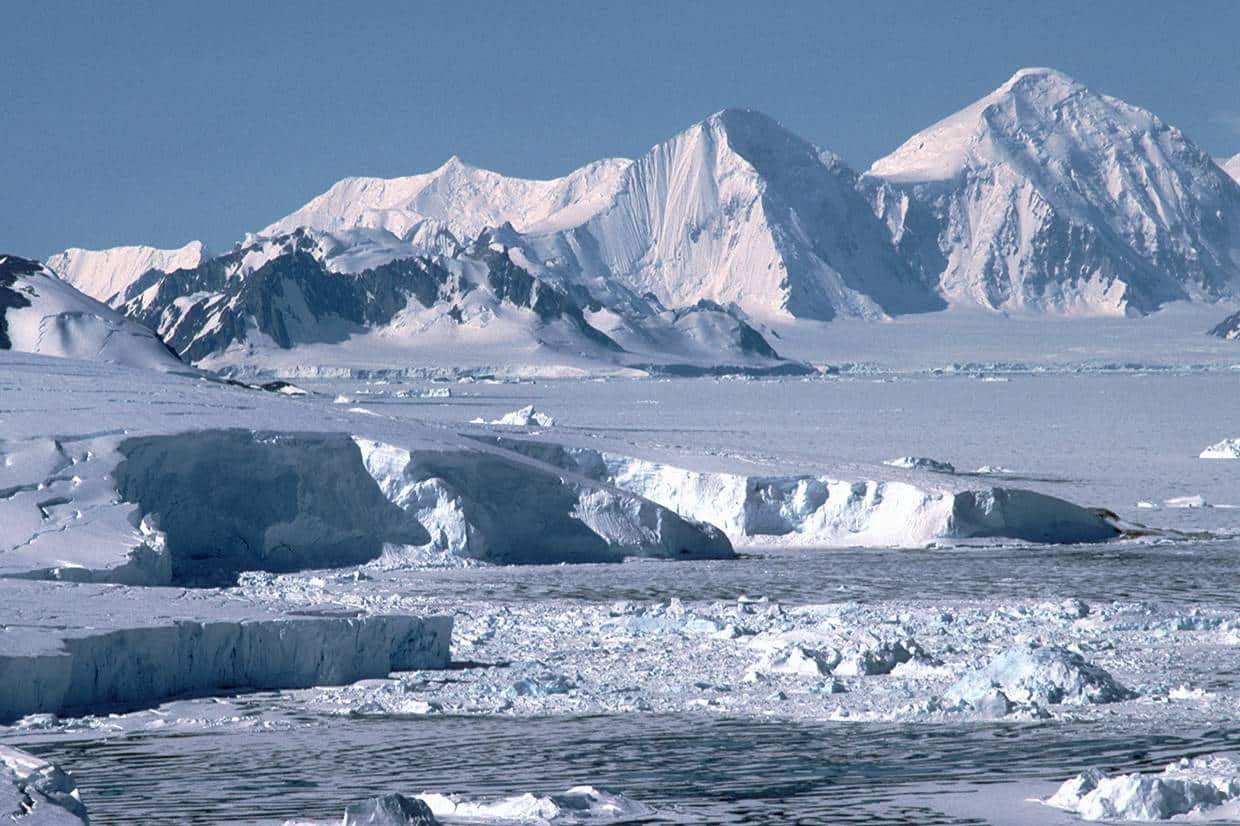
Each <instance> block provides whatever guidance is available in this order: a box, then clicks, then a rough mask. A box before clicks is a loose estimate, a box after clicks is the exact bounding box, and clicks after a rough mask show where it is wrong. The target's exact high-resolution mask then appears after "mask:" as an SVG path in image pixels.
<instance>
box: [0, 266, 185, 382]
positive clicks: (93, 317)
mask: <svg viewBox="0 0 1240 826" xmlns="http://www.w3.org/2000/svg"><path fill="white" fill-rule="evenodd" d="M0 350H17V351H20V352H25V353H41V354H43V355H49V356H60V357H67V358H77V359H87V360H92V361H106V362H112V363H116V364H124V365H127V366H131V367H150V368H157V369H162V370H170V369H178V368H182V367H184V365H183V364H182V363H181V361H180V360H179V359H178V358H177V357H176V354H175V353H173V352H172V351H171V350H170V349H168V347H167V346H165V345H164V343H163V342H162V341H160V340H159V338H158V337H157V336H156V335H155V334H154V333H152V332H151V331H150V330H149V329H147V328H146V327H144V326H142V325H141V324H139V323H137V322H135V321H133V320H131V319H128V318H125V317H124V316H122V315H121V314H120V313H118V312H116V311H115V310H113V309H112V308H110V307H108V306H107V305H104V304H101V303H99V302H98V301H96V300H94V299H93V298H90V297H89V296H86V295H83V294H82V293H80V292H78V291H77V290H76V289H74V288H73V286H72V285H70V284H68V283H67V282H65V281H64V280H62V279H61V278H60V277H58V276H57V275H56V274H55V273H53V272H52V271H51V270H49V269H48V268H47V267H45V266H43V265H42V264H40V263H39V262H38V261H32V260H30V259H26V258H19V257H17V256H15V255H0Z"/></svg>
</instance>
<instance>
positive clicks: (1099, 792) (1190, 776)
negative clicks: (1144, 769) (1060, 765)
mask: <svg viewBox="0 0 1240 826" xmlns="http://www.w3.org/2000/svg"><path fill="white" fill-rule="evenodd" d="M1237 798H1240V766H1238V765H1237V764H1236V762H1235V760H1233V759H1232V758H1230V757H1222V756H1217V755H1210V756H1206V757H1197V758H1193V759H1192V760H1188V759H1182V760H1179V761H1177V762H1175V763H1172V764H1171V765H1169V766H1167V768H1166V769H1164V770H1163V771H1162V772H1160V773H1158V774H1137V773H1133V774H1122V775H1108V774H1106V773H1104V772H1102V771H1099V770H1098V769H1089V770H1088V771H1085V772H1082V773H1081V774H1079V775H1077V776H1076V777H1074V778H1072V779H1071V780H1068V781H1067V782H1065V783H1064V784H1063V785H1062V786H1060V787H1059V791H1057V792H1055V794H1053V795H1052V796H1051V797H1049V798H1047V799H1046V800H1044V801H1042V802H1043V803H1045V804H1046V805H1047V806H1053V807H1055V808H1056V809H1063V810H1064V811H1068V812H1073V813H1075V814H1076V815H1078V816H1079V817H1081V818H1082V819H1084V820H1140V821H1147V822H1148V821H1160V820H1170V819H1172V818H1176V817H1177V816H1179V815H1196V816H1200V817H1201V818H1202V819H1209V820H1213V819H1215V816H1216V815H1219V814H1222V812H1220V811H1219V808H1220V807H1222V806H1224V805H1226V804H1229V803H1231V804H1233V805H1234V802H1235V801H1236V800H1237ZM1228 808H1229V809H1230V808H1231V807H1230V806H1229V807H1228ZM1227 814H1229V815H1230V814H1232V813H1231V812H1228V813H1227ZM1227 819H1228V820H1230V819H1231V818H1230V817H1228V818H1227Z"/></svg>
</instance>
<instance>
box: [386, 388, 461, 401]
mask: <svg viewBox="0 0 1240 826" xmlns="http://www.w3.org/2000/svg"><path fill="white" fill-rule="evenodd" d="M395 395H396V398H398V399H449V398H451V397H452V391H451V390H449V389H448V388H447V387H431V388H429V389H427V390H401V391H399V392H397V393H396V394H395Z"/></svg>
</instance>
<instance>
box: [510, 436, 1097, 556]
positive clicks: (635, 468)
mask: <svg viewBox="0 0 1240 826" xmlns="http://www.w3.org/2000/svg"><path fill="white" fill-rule="evenodd" d="M494 441H495V443H497V444H500V445H502V446H503V447H505V448H507V449H509V450H512V451H516V452H520V453H523V454H525V455H527V456H531V457H533V458H536V459H538V460H540V461H543V462H546V463H548V464H553V465H557V466H559V467H563V468H566V469H570V470H572V471H574V472H576V473H580V474H582V475H584V476H588V477H590V478H592V479H597V480H599V481H603V482H606V483H608V484H611V485H615V486H616V487H618V488H620V489H621V490H625V491H629V492H630V493H634V494H637V495H638V496H642V497H644V498H646V499H649V500H651V501H653V502H657V503H659V504H661V505H664V506H665V507H667V508H669V509H671V510H673V511H675V512H676V513H678V514H680V515H681V516H684V517H686V518H688V519H694V520H698V521H701V522H706V523H709V524H712V525H716V526H718V527H719V528H720V529H722V530H723V532H724V533H725V534H727V536H728V538H729V539H731V540H732V542H734V543H737V544H753V543H755V542H776V543H780V544H786V545H797V546H804V547H815V546H817V547H850V546H881V547H918V546H924V545H927V544H930V543H933V542H937V541H941V540H951V539H976V538H1006V539H1018V540H1023V541H1028V542H1050V543H1068V542H1097V541H1102V540H1105V539H1111V538H1114V537H1115V536H1116V535H1117V533H1118V532H1117V530H1116V528H1115V527H1114V526H1113V525H1112V524H1111V523H1109V522H1108V521H1107V520H1106V519H1105V518H1103V517H1102V516H1101V515H1099V514H1097V513H1095V512H1094V511H1092V510H1089V509H1087V508H1083V507H1080V506H1078V505H1074V504H1072V503H1071V502H1067V501H1065V500H1062V499H1057V498H1055V497H1053V496H1047V495H1045V494H1041V493H1036V492H1034V491H1029V490H1023V489H1020V488H1002V487H983V488H976V489H969V488H959V489H953V488H950V487H947V488H941V489H935V488H932V487H929V486H927V487H921V486H918V485H916V484H913V483H912V482H907V481H901V480H898V479H891V480H874V479H865V480H853V481H845V480H839V479H831V478H829V477H826V476H814V475H794V476H761V475H746V474H740V473H723V472H701V471H695V470H689V469H686V468H681V467H675V466H673V465H668V464H664V463H661V462H653V461H648V460H645V459H638V458H634V457H631V456H622V455H619V454H615V453H608V452H603V451H598V450H594V449H590V448H576V447H564V446H561V445H556V444H550V443H545V442H534V441H527V440H518V439H511V438H505V437H499V438H498V439H495V440H494Z"/></svg>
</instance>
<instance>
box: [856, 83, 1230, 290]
mask: <svg viewBox="0 0 1240 826" xmlns="http://www.w3.org/2000/svg"><path fill="white" fill-rule="evenodd" d="M864 186H865V188H866V190H867V191H868V193H869V195H870V198H871V201H872V203H873V205H874V208H875V211H876V213H877V214H878V215H879V217H881V218H882V219H883V220H884V221H885V222H886V223H887V225H888V227H889V228H890V230H891V232H892V235H893V238H894V239H895V241H896V244H897V246H898V248H899V251H900V253H901V255H902V257H903V258H905V260H907V261H909V262H910V264H911V265H912V266H913V267H914V269H916V270H917V271H918V272H919V273H920V275H921V277H922V279H923V280H924V281H925V282H926V283H927V284H932V285H933V284H937V285H938V287H939V288H940V290H941V291H942V293H943V294H944V296H945V297H946V298H947V299H948V300H949V301H951V302H953V303H961V304H980V305H982V306H983V307H988V308H992V309H1002V310H1028V311H1034V312H1055V313H1081V314H1125V313H1127V314H1136V313H1146V312H1151V311H1153V310H1155V309H1157V308H1158V307H1159V306H1161V305H1162V304H1164V303H1165V302H1168V301H1174V300H1177V299H1201V300H1213V299H1217V298H1220V297H1224V296H1229V295H1235V294H1236V291H1237V282H1238V281H1240V186H1238V185H1237V184H1236V182H1235V181H1233V180H1231V179H1230V178H1229V177H1228V176H1227V175H1226V174H1225V173H1224V172H1223V171H1222V169H1220V167H1219V166H1218V165H1216V164H1215V163H1214V162H1213V161H1212V160H1211V159H1210V158H1209V156H1208V155H1206V153H1205V152H1203V151H1202V150H1201V149H1199V148H1198V147H1197V146H1196V145H1194V144H1193V143H1192V142H1191V141H1190V140H1188V138H1187V137H1185V136H1184V134H1183V133H1182V132H1180V131H1179V130H1178V129H1176V128H1174V127H1172V126H1169V125H1167V124H1165V123H1163V122H1162V121H1161V120H1159V119H1158V118H1157V117H1156V116H1154V115H1153V114H1151V113H1149V112H1147V111H1145V110H1142V109H1139V108H1137V107H1135V106H1131V105H1129V104H1126V103H1124V102H1123V101H1120V100H1116V99H1115V98H1111V97H1107V96H1105V95H1099V94H1096V93H1094V92H1092V91H1090V90H1089V89H1087V88H1086V87H1085V86H1083V85H1082V84H1080V83H1078V82H1076V81H1075V80H1073V79H1072V78H1069V77H1067V76H1066V75H1063V74H1062V73H1059V72H1056V71H1054V70H1050V69H1025V70H1021V71H1020V72H1017V73H1016V75H1014V76H1013V77H1012V78H1011V79H1010V80H1009V81H1008V82H1007V83H1005V84H1004V85H1003V86H1001V87H1000V88H999V89H997V90H996V91H995V92H993V93H992V94H990V95H987V96H986V97H985V98H983V99H981V100H979V101H977V102H976V103H974V104H972V105H970V106H968V107H966V108H965V109H963V110H961V111H960V112H958V113H956V114H955V115H952V116H950V117H948V118H946V119H944V120H943V121H940V122H939V123H937V124H935V125H934V126H932V127H930V128H929V129H927V130H925V131H924V132H921V133H919V134H917V135H914V136H913V137H912V138H910V139H909V140H908V141H907V142H906V143H905V144H904V145H903V146H901V147H900V148H899V149H897V150H896V151H895V152H893V153H892V154H890V155H888V156H887V157H885V158H882V159H880V160H879V161H876V162H875V163H874V165H873V166H872V167H871V168H870V170H869V171H868V172H867V173H866V175H865V178H864Z"/></svg>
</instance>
